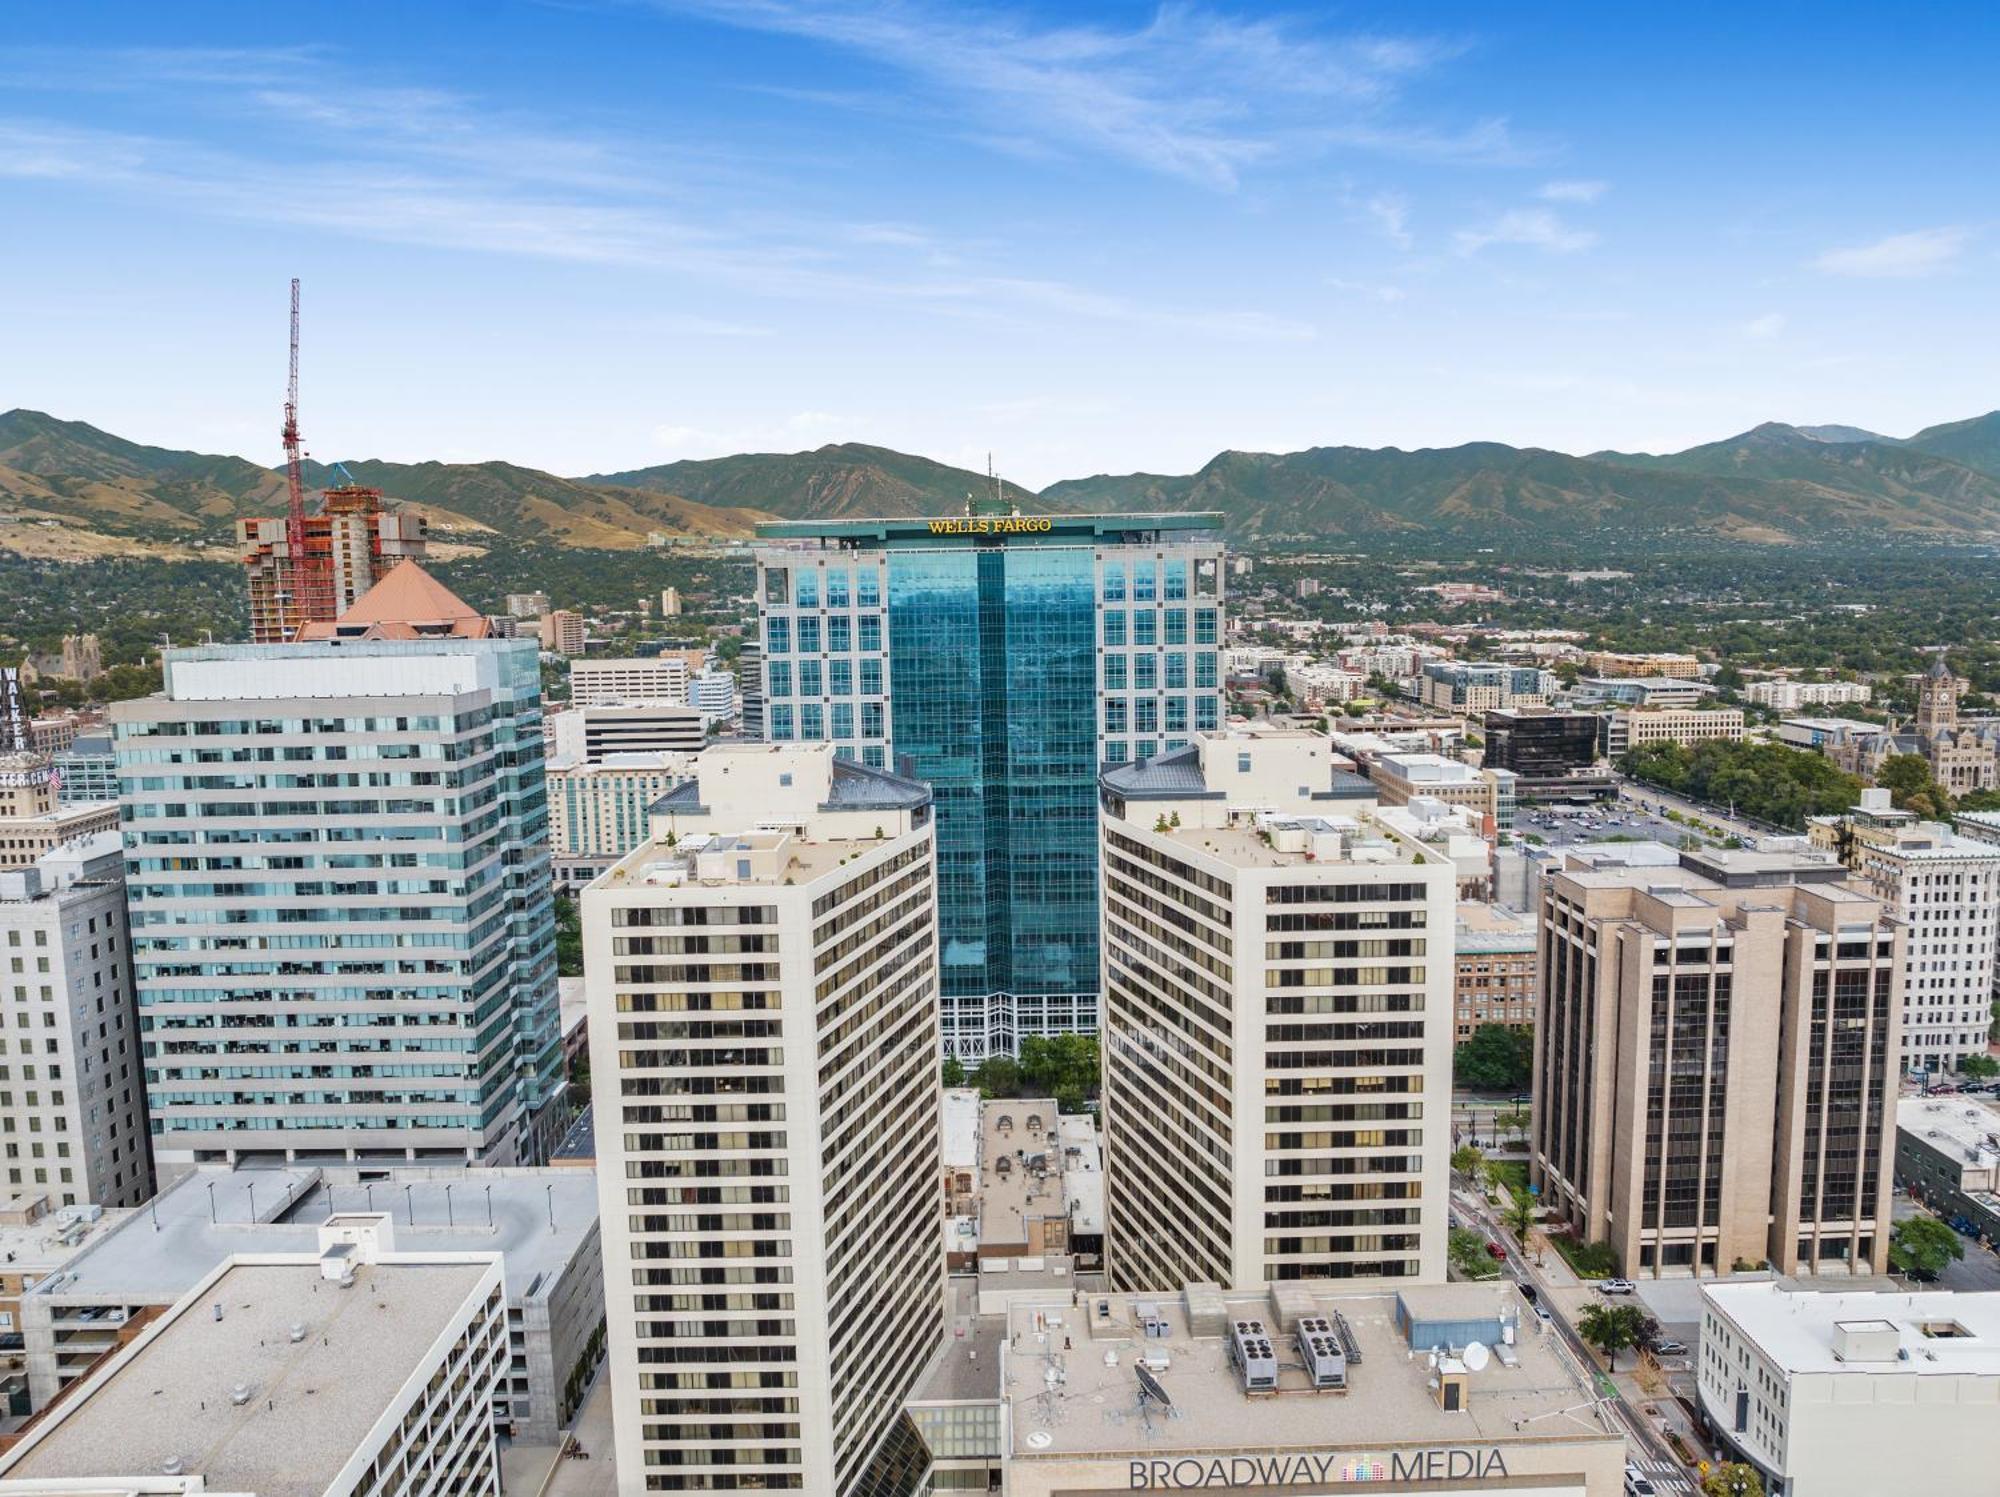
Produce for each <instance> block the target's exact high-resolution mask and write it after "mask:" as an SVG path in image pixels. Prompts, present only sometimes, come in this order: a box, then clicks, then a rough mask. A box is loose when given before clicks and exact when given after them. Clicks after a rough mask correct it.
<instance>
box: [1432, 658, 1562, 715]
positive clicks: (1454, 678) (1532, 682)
mask: <svg viewBox="0 0 2000 1497" xmlns="http://www.w3.org/2000/svg"><path fill="white" fill-rule="evenodd" d="M1550 683H1551V678H1550V676H1549V673H1548V672H1547V671H1544V670H1542V669H1540V668H1539V667H1537V666H1532V665H1506V664H1501V663H1497V662H1487V663H1482V662H1477V661H1468V660H1433V661H1429V662H1428V663H1426V664H1425V665H1424V666H1423V672H1422V675H1421V676H1419V677H1418V684H1417V700H1418V701H1420V702H1422V703H1423V704H1424V705H1425V706H1426V707H1433V708H1436V709H1437V710H1438V711H1441V712H1459V713H1464V714H1466V715H1468V716H1470V715H1476V714H1480V713H1486V712H1493V711H1499V710H1502V709H1506V708H1511V707H1546V706H1548V704H1549V693H1550V691H1551V690H1552V687H1551V684H1550Z"/></svg>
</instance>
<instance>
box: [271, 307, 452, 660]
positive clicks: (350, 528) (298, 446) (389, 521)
mask: <svg viewBox="0 0 2000 1497" xmlns="http://www.w3.org/2000/svg"><path fill="white" fill-rule="evenodd" d="M291 331H292V338H291V377H290V379H289V381H288V382H287V384H286V386H285V425H284V429H283V432H282V433H281V435H282V437H283V440H284V444H285V490H286V493H285V498H286V505H285V515H284V518H282V519H268V520H238V521H237V522H236V543H237V546H238V548H239V552H240V554H241V555H242V557H243V566H244V570H245V572H246V573H247V574H248V580H249V584H250V639H251V642H252V643H254V644H284V643H286V642H288V641H290V640H293V639H296V638H298V636H299V631H300V630H301V629H303V628H304V627H305V626H306V625H307V624H312V623H322V624H326V623H331V622H333V620H335V619H337V618H339V617H340V616H341V615H342V614H343V613H345V612H347V610H348V609H349V608H351V607H353V606H354V602H355V600H356V599H357V598H359V597H360V596H361V595H362V594H363V593H365V592H367V591H368V589H370V588H371V587H373V586H374V585H375V584H376V583H377V582H378V581H379V580H381V578H382V576H383V575H384V574H385V573H386V572H387V571H388V570H389V569H390V568H391V567H393V566H394V565H395V564H396V563H397V562H399V561H402V560H404V559H406V558H407V559H409V560H412V561H421V560H423V558H424V554H425V544H424V542H425V535H426V531H427V524H426V521H425V520H424V517H423V516H422V515H418V514H400V513H397V514H392V513H390V512H389V511H388V510H387V509H386V508H385V507H384V505H383V503H382V491H381V490H380V489H370V488H364V487H362V486H361V485H360V484H357V483H354V482H352V481H350V482H348V483H346V484H344V485H342V486H341V487H338V488H331V489H328V490H326V491H325V493H324V494H323V495H322V502H321V505H320V512H319V513H318V514H316V515H309V514H307V513H306V496H305V463H304V457H305V449H304V446H303V444H302V443H301V442H300V440H299V283H298V281H297V280H294V281H293V282H292V329H291ZM334 466H335V468H336V469H337V470H339V471H340V472H341V473H342V474H343V476H345V473H346V470H345V469H342V468H340V466H339V464H337V463H336V464H335V465H334Z"/></svg>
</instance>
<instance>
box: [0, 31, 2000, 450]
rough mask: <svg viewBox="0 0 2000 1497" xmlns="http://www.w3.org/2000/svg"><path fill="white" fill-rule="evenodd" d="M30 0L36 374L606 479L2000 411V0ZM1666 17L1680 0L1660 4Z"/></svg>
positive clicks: (12, 313) (10, 366) (8, 42)
mask: <svg viewBox="0 0 2000 1497" xmlns="http://www.w3.org/2000/svg"><path fill="white" fill-rule="evenodd" d="M1641 9H1642V8H1640V7H1605V6H1587V5H1581V4H1578V5H1564V6H1556V5H1538V4H1532V3H1522V4H1516V5H1510V6H1494V5H1457V6H1454V5H1443V4H1439V5H1429V6H1413V5H1407V4H1406V5H1388V4H1373V5H1369V4H1357V5H1345V6H1324V5H1318V6H1298V7H1294V8H1290V9H1269V8H1265V7H1259V6H1247V5H1238V6H1196V5H1167V6H1157V5H1144V6H1141V5H1105V6H1096V7H1082V6H1061V5H1032V4H1006V3H1000V4H992V5H965V4H932V3H928V0H902V3H895V4H886V5H868V4H860V3H841V0H831V3H824V4H822V3H815V0H742V3H723V0H707V3H704V0H692V3H676V0H656V3H637V0H634V3H601V4H593V3H549V4H528V3H518V0H488V3H481V4H451V3H433V4H429V5H424V6H408V5H402V4H380V3H351V4H344V5H339V6H334V5H325V6H321V5H312V4H303V3H298V4H292V5H288V6H284V7H266V6H253V5H248V4H233V5H203V4H198V3H179V4H175V5H172V6H161V5H157V4H114V3H97V4H92V5H87V6H39V7H18V8H15V9H13V10H11V11H10V13H9V20H8V25H7V28H6V30H5V33H4V35H0V223H4V224H5V225H6V226H7V228H6V232H5V233H4V234H0V274H4V276H5V282H4V284H5V285H6V287H7V294H6V299H5V311H4V315H0V408H3V407H6V406H12V405H26V406H31V407H35V408H38V409H45V410H50V411H53V412H55V413H56V414H58V415H62V416H66V417H74V418H80V419H84V420H88V421H91V422H94V423H96V424H98V425H101V426H104V427H107V428H109V429H111V430H114V431H117V432H119V433H121V434H123V435H127V436H131V437H135V438H138V439H140V440H144V441H151V442H158V443H161V444H164V445H171V446H188V447H197V448H201V449H203V450H215V451H231V452H239V453H242V454H244V455H246V456H249V457H252V458H254V459H257V460H259V461H264V462H274V461H276V460H277V459H278V457H279V453H278V451H277V441H276V431H277V425H278V408H279V404H280V402H281V399H282V389H283V379H284V348H283V339H284V332H285V327H284V316H285V295H286V281H287V279H288V278H289V277H290V276H292V275H298V276H301V277H302V278H303V279H304V281H305V302H306V330H305V351H304V363H305V374H304V384H303V396H302V404H303V425H304V429H305V432H306V436H307V440H308V443H309V445H310V446H311V448H312V450H313V451H314V453H315V454H316V455H318V456H322V457H329V458H330V457H335V456H339V457H350V458H351V457H388V458H396V459H403V460H415V459H422V458H444V459H478V458H489V457H504V458H509V459H512V460H515V461H518V462H523V463H527V464H531V465H534V466H538V467H546V468H550V469H554V470H556V471H559V472H565V473H581V472H587V471H592V470H599V469H610V468H623V467H634V466H640V465H644V464H648V463H654V462H662V461H667V460H670V459H673V458H678V457H690V456H694V457H700V456H711V455H715V454H718V453H723V452H731V451H741V450H774V449H775V450H794V449H798V448H803V447H811V446H816V445H818V444H820V443H822V442H826V441H836V440H847V439H853V440H861V441H872V442H879V443H883V444H885V445H889V446H894V447H898V448H902V449H905V450H910V451H917V452H923V453H927V454H929V455H931V456H935V457H938V458H942V459H945V460H947V461H952V462H959V463H963V464H966V465H968V466H973V467H983V466H984V463H985V454H986V453H987V452H988V451H991V452H993V453H994V454H995V457H996V460H997V462H998V463H999V465H1000V467H1001V469H1002V471H1004V472H1005V473H1007V474H1008V475H1009V476H1010V477H1014V478H1016V479H1018V480H1019V481H1022V482H1025V483H1028V484H1030V485H1039V484H1042V483H1045V482H1048V481H1051V480H1053V479H1056V478H1059V477H1066V476H1074V475H1078V474H1083V473H1091V472H1103V471H1110V472H1122V471H1130V470H1135V469H1144V470H1151V471H1157V472H1179V471H1186V470H1189V469H1191V468H1193V467H1195V466H1197V465H1199V464H1200V463H1201V462H1203V461H1205V460H1206V459H1207V458H1208V457H1210V456H1212V455H1213V454H1214V453H1215V452H1216V451H1218V450H1220V449H1222V448H1226V447H1236V448H1254V449H1277V450H1289V449H1294V448H1298V447H1304V446H1311V445H1317V444H1345V443H1351V444H1355V445H1362V446H1381V445H1390V444H1394V445H1398V446H1405V447H1410V446H1437V445H1450V444H1453V443H1457V442H1462V441H1469V440H1477V439H1489V438H1490V439H1497V440H1504V441H1510V442H1517V443H1524V444H1525V443H1536V444H1542V445H1546V446H1552V447H1558V448H1563V449H1565V450H1571V451H1589V450H1594V449H1596V448H1600V447H1623V448H1639V449H1649V450H1661V449H1667V448H1673V447H1679V446H1685V445H1688V444H1691V443H1694V442H1697V441H1703V440H1708V439H1712V438H1716V437H1721V436H1724V435H1727V434H1729V433H1731V432H1734V431H1737V430H1740V429H1742V428H1744V427H1746V426H1749V425H1751V424H1753V423H1755V422H1757V421H1761V420H1765V419H1784V420H1793V421H1801V422H1816V421H1841V422H1851V423H1854V424H1857V425H1863V426H1868V427H1871V428H1874V429H1877V430H1883V431H1887V432H1890V433H1893V434H1899V435H1900V434H1906V433H1908V432H1909V431H1911V430H1914V429H1915V428H1917V427H1919V426H1922V425H1926V424H1929V423H1931V422H1934V421H1940V420H1949V419H1955V418H1958V417H1962V416H1968V415H1973V414H1977V413H1979V412H1982V411H1985V410H1987V409H1990V408H1992V407H1994V406H1996V405H2000V393H1996V378H1995V376H1996V372H2000V355H1996V352H1995V351H1996V349H2000V294H1996V290H2000V287H1996V281H1997V280H2000V276H1996V271H2000V209H1996V194H1995V184H1996V183H2000V174H1996V170H1995V166H1994V154H1993V153H1994V147H1995V143H1996V140H2000V129H1996V125H2000V91H1996V90H1994V89H1993V88H1992V86H1991V83H1992V79H1991V68H1990V64H1991V60H1992V58H1993V57H1994V56H1995V55H1997V54H2000V13H1996V11H1995V10H1994V8H1992V7H1989V6H1973V5H1944V4H1941V5H1935V6H1923V7H1895V8H1891V7H1888V6H1879V7H1858V6H1844V5H1837V4H1836V5H1824V4H1822V5H1765V6H1756V7H1744V6H1728V7H1725V6H1703V5H1692V4H1691V5H1679V6H1660V7H1647V8H1643V9H1644V10H1645V11H1646V12H1647V13H1645V14H1639V13H1638V12H1639V11H1640V10H1641ZM1627 12H1630V13H1627Z"/></svg>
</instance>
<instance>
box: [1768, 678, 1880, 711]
mask: <svg viewBox="0 0 2000 1497" xmlns="http://www.w3.org/2000/svg"><path fill="white" fill-rule="evenodd" d="M1873 694H1874V693H1873V690H1872V689H1871V688H1870V687H1869V685H1868V684H1867V683H1866V682H1865V681H1791V680H1786V679H1784V678H1782V677H1781V678H1779V679H1777V680H1772V681H1751V682H1749V683H1748V684H1746V685H1745V686H1744V688H1743V699H1744V700H1745V701H1746V702H1751V703H1754V704H1755V705H1756V706H1759V707H1772V708H1775V709H1777V710H1778V711H1779V712H1796V711H1798V710H1799V708H1801V707H1846V706H1851V705H1854V704H1857V703H1861V702H1865V701H1867V700H1868V699H1869V698H1870V697H1871V696H1872V695H1873Z"/></svg>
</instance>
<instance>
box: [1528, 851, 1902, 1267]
mask: <svg viewBox="0 0 2000 1497" xmlns="http://www.w3.org/2000/svg"><path fill="white" fill-rule="evenodd" d="M1846 876H1847V875H1846V870H1844V869H1843V868H1842V867H1841V866H1840V865H1839V864H1838V863H1837V862H1835V861H1834V860H1832V859H1831V858H1827V857H1825V856H1823V855H1816V854H1810V853H1761V852H1714V853H1705V854H1695V853H1683V854H1682V855H1681V859H1680V864H1679V865H1678V866H1667V867H1648V866H1637V867H1635V866H1627V865H1624V864H1622V863H1621V862H1619V861H1618V860H1617V858H1616V855H1607V854H1575V855H1572V857H1571V858H1570V860H1569V862H1568V865H1567V866H1566V867H1564V868H1563V869H1561V870H1559V871H1556V872H1553V873H1551V874H1550V876H1549V877H1548V879H1547V881H1546V883H1545V884H1544V885H1543V891H1542V902H1541V926H1542V931H1541V984H1542V987H1541V995H1540V1008H1539V1012H1538V1014H1537V1023H1536V1029H1535V1141H1534V1156H1533V1160H1532V1164H1531V1168H1532V1171H1533V1178H1534V1179H1535V1181H1536V1182H1537V1183H1539V1185H1540V1187H1541V1200H1542V1204H1543V1205H1544V1206H1546V1207H1548V1208H1550V1209H1551V1210H1553V1212H1554V1213H1555V1215H1556V1217H1557V1219H1558V1220H1559V1221H1560V1222H1562V1223H1565V1224H1567V1225H1568V1226H1569V1227H1570V1228H1571V1229H1573V1230H1574V1231H1575V1232H1576V1233H1577V1235H1578V1236H1580V1237H1582V1238H1583V1239H1584V1240H1586V1241H1589V1242H1608V1243H1609V1244H1610V1245H1611V1247H1612V1248H1613V1249H1614V1251H1615V1252H1616V1254H1617V1258H1618V1262H1619V1265H1620V1267H1621V1269H1622V1270H1623V1271H1624V1272H1625V1273H1627V1274H1631V1275H1635V1276H1636V1275H1650V1276H1673V1275H1685V1274H1697V1273H1698V1274H1716V1273H1727V1272H1728V1271H1729V1270H1730V1268H1731V1267H1732V1266H1734V1265H1737V1264H1739V1263H1748V1264H1758V1263H1762V1262H1764V1261H1766V1260H1769V1262H1770V1263H1771V1264H1772V1265H1773V1266H1774V1267H1776V1268H1777V1269H1779V1270H1780V1271H1781V1272H1785V1273H1815V1272H1817V1273H1849V1272H1852V1273H1870V1272H1873V1273H1880V1272H1882V1271H1883V1268H1884V1266H1885V1264H1886V1262H1887V1258H1888V1249H1889V1233H1890V1228H1891V1220H1890V1210H1889V1207H1890V1184H1891V1175H1892V1163H1893V1154H1894V1143H1895V1131H1896V1119H1895V1099H1896V1092H1897V1059H1898V1054H1899V1050H1900V1045H1899V1039H1900V1034H1899V1030H1900V1025H1901V998H1902V985H1903V962H1904V955H1903V952H1904V928H1903V926H1902V925H1901V924H1899V923H1897V922H1896V921H1895V920H1893V919H1892V918H1890V917H1889V915H1888V914H1887V913H1886V911H1885V910H1884V907H1883V905H1882V903H1881V901H1879V900H1877V899H1875V898H1873V897H1871V896H1869V895H1867V894H1864V893H1862V892H1861V891H1859V890H1857V889H1853V888H1850V887H1848V886H1847V885H1846V884H1845V883H1844V882H1842V880H1844V879H1845V878H1846Z"/></svg>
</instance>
